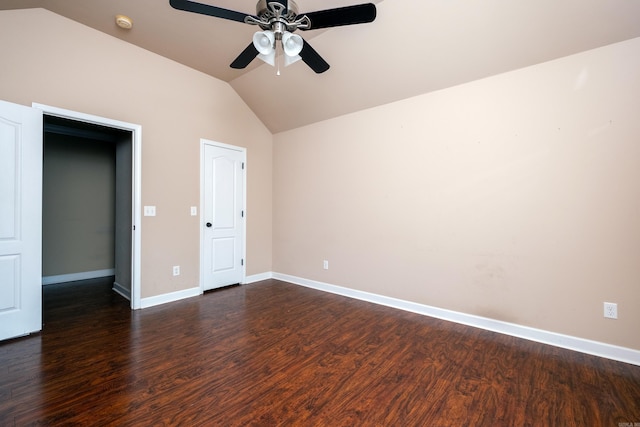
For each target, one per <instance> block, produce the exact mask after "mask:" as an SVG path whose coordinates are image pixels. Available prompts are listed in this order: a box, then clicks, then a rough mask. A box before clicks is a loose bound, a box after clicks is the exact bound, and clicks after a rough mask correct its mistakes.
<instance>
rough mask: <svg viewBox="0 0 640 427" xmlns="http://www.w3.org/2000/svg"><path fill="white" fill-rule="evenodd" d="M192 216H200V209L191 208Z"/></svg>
mask: <svg viewBox="0 0 640 427" xmlns="http://www.w3.org/2000/svg"><path fill="white" fill-rule="evenodd" d="M191 216H198V207H197V206H191Z"/></svg>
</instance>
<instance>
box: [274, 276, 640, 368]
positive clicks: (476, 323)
mask: <svg viewBox="0 0 640 427" xmlns="http://www.w3.org/2000/svg"><path fill="white" fill-rule="evenodd" d="M264 274H265V275H266V274H267V273H264ZM270 276H271V277H269V278H273V279H277V280H282V281H284V282H289V283H292V284H295V285H300V286H305V287H308V288H313V289H317V290H320V291H325V292H330V293H333V294H338V295H342V296H346V297H350V298H355V299H359V300H362V301H368V302H372V303H375V304H380V305H385V306H388V307H392V308H397V309H400V310H405V311H410V312H413V313H417V314H422V315H425V316H430V317H435V318H438V319H442V320H447V321H451V322H455V323H460V324H463V325H468V326H472V327H476V328H481V329H485V330H489V331H493V332H498V333H501V334H505V335H511V336H514V337H518V338H524V339H527V340H530V341H536V342H539V343H543V344H549V345H553V346H556V347H561V348H566V349H568V350H573V351H578V352H581V353H586V354H591V355H594V356H599V357H604V358H607V359H612V360H617V361H620V362H625V363H630V364H633V365H638V366H640V351H639V350H634V349H630V348H626V347H619V346H615V345H611V344H606V343H602V342H598V341H591V340H587V339H584V338H578V337H573V336H570V335H563V334H558V333H555V332H549V331H545V330H542V329H535V328H530V327H528V326H521V325H517V324H515V323H508V322H503V321H500V320H495V319H489V318H486V317H481V316H475V315H472V314H466V313H461V312H457V311H452V310H445V309H442V308H438V307H432V306H429V305H424V304H418V303H415V302H411V301H405V300H401V299H396V298H391V297H386V296H383V295H377V294H372V293H369V292H364V291H358V290H355V289H349V288H344V287H341V286H336V285H331V284H329V283H323V282H318V281H315V280H309V279H304V278H301V277H296V276H291V275H288V274H280V273H271V274H270Z"/></svg>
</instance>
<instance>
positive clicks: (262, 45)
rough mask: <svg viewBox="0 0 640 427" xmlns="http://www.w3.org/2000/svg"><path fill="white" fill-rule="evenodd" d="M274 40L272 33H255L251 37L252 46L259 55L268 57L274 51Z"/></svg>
mask: <svg viewBox="0 0 640 427" xmlns="http://www.w3.org/2000/svg"><path fill="white" fill-rule="evenodd" d="M275 40H276V36H275V34H274V33H273V31H257V32H256V33H255V34H254V35H253V46H254V47H255V48H256V50H257V51H258V52H259V53H260V54H261V55H269V54H270V53H272V52H274V50H275Z"/></svg>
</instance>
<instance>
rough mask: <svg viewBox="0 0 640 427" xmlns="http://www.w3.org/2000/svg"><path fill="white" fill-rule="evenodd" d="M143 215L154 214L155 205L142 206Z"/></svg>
mask: <svg viewBox="0 0 640 427" xmlns="http://www.w3.org/2000/svg"><path fill="white" fill-rule="evenodd" d="M144 216H156V207H155V206H145V207H144Z"/></svg>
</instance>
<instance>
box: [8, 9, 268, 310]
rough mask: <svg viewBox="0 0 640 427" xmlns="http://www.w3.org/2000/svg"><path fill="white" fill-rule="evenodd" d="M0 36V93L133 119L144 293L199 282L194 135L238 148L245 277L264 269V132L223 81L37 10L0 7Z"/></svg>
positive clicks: (15, 99) (28, 102)
mask: <svg viewBox="0 0 640 427" xmlns="http://www.w3.org/2000/svg"><path fill="white" fill-rule="evenodd" d="M0 40H3V43H1V44H0V57H2V67H0V99H3V100H6V101H10V102H14V103H18V104H23V105H31V103H32V102H38V103H42V104H46V105H51V106H55V107H59V108H65V109H69V110H74V111H79V112H83V113H87V114H94V115H98V116H102V117H107V118H110V119H114V120H121V121H125V122H130V123H136V124H140V125H141V126H142V203H143V205H155V206H156V207H157V216H156V217H145V218H143V221H142V271H141V280H142V283H141V294H142V297H143V298H144V297H149V296H154V295H160V294H164V293H168V292H173V291H178V290H183V289H187V288H191V287H195V286H198V283H199V226H198V219H197V217H191V216H190V211H189V207H190V206H198V205H199V198H200V193H199V156H200V151H199V150H200V138H207V139H211V140H214V141H219V142H223V143H226V144H232V145H238V146H242V147H246V148H247V187H248V194H247V274H248V275H251V274H257V273H262V272H265V271H270V270H271V223H272V219H271V208H272V207H271V166H272V165H271V152H272V135H271V134H270V133H269V132H268V131H267V129H266V128H265V127H264V125H263V124H262V123H261V122H260V121H259V120H258V119H257V118H256V117H255V115H254V114H253V113H252V112H251V111H250V110H249V108H248V107H247V106H246V104H244V102H242V100H241V99H240V98H239V96H238V95H237V94H236V93H235V92H233V90H232V89H231V88H230V86H229V85H228V84H226V83H224V82H221V81H219V80H216V79H213V78H211V77H209V76H206V75H205V74H202V73H200V72H197V71H194V70H192V69H190V68H187V67H184V66H182V65H180V64H177V63H175V62H172V61H170V60H168V59H165V58H163V57H160V56H158V55H155V54H152V53H150V52H148V51H145V50H143V49H140V48H137V47H135V46H133V45H130V44H128V43H126V42H123V41H121V40H118V39H115V38H113V37H110V36H107V35H105V34H103V33H100V32H98V31H95V30H92V29H90V28H88V27H85V26H83V25H80V24H78V23H75V22H73V21H71V20H68V19H66V18H63V17H60V16H58V15H55V14H53V13H51V12H48V11H45V10H42V9H30V10H16V11H3V12H0ZM211 60H216V59H215V58H212V59H211ZM173 265H180V266H181V275H180V276H177V277H173V276H172V275H171V267H172V266H173Z"/></svg>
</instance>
